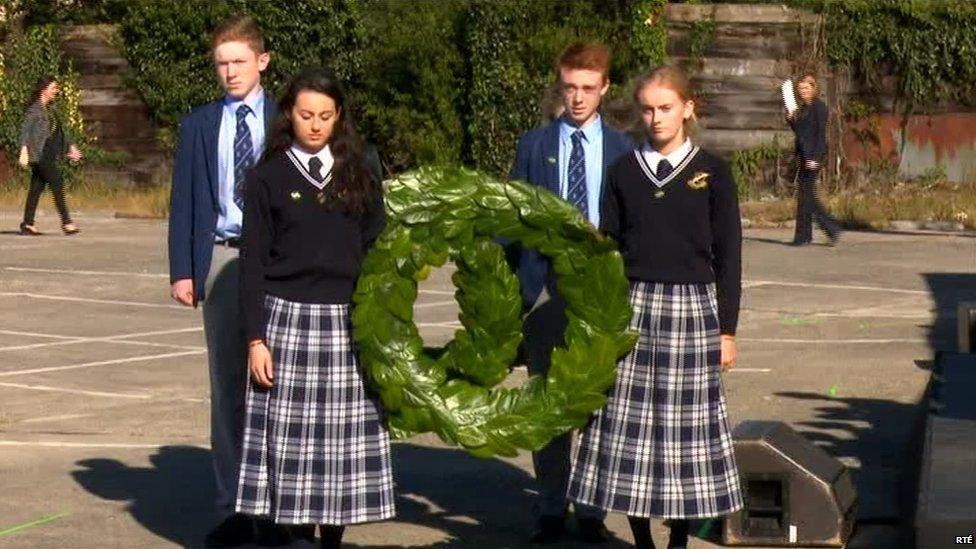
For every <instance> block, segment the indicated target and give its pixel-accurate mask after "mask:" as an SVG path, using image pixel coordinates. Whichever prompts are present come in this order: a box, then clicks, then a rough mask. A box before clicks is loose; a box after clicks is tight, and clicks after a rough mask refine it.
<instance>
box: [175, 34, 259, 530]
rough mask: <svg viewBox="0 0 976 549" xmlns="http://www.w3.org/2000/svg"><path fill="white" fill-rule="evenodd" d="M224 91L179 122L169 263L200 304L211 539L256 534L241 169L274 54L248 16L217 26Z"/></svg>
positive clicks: (186, 301) (190, 301)
mask: <svg viewBox="0 0 976 549" xmlns="http://www.w3.org/2000/svg"><path fill="white" fill-rule="evenodd" d="M212 47H213V55H214V64H215V67H216V70H217V77H218V80H220V85H221V87H223V89H224V91H225V95H224V97H223V98H221V99H219V100H217V101H213V102H211V103H207V104H205V105H202V106H199V107H197V108H195V109H194V110H193V111H192V112H191V113H190V114H188V115H187V116H186V117H185V118H183V120H182V122H181V123H180V132H179V141H178V144H177V147H176V158H175V160H174V164H173V188H172V194H171V197H170V218H169V268H170V283H171V284H172V288H171V294H172V297H173V299H175V300H176V301H178V302H179V303H181V304H183V305H187V306H192V307H196V305H197V304H198V303H201V304H202V309H203V320H204V332H205V334H206V338H207V353H208V359H209V360H208V361H209V366H210V394H211V398H210V400H211V406H210V416H211V417H210V442H211V449H212V450H211V451H212V455H213V464H214V473H215V477H216V488H217V502H216V503H217V514H218V516H219V518H220V519H221V522H220V524H219V525H218V526H217V527H216V528H215V529H214V530H213V531H211V532H210V533H209V534H208V535H207V538H206V540H205V543H206V545H207V546H208V547H234V546H238V545H243V544H245V543H249V542H251V541H252V540H253V538H254V527H253V524H252V521H251V519H250V518H248V517H246V516H244V515H240V514H235V513H234V502H235V500H236V497H237V482H238V473H239V468H240V453H241V437H242V436H243V420H244V394H245V388H246V383H247V354H246V348H245V345H246V344H245V341H244V331H243V327H242V326H241V322H240V318H241V315H240V310H239V298H238V278H239V277H238V249H239V247H240V238H241V221H242V217H243V213H242V211H243V208H245V207H247V206H246V205H245V204H243V201H242V197H243V188H244V185H245V174H246V173H247V170H248V169H249V168H250V167H251V166H253V165H254V164H255V163H256V162H257V160H258V157H259V156H260V154H261V151H262V148H263V145H264V136H265V134H266V133H267V128H268V125H269V124H270V123H271V122H272V121H273V120H274V117H275V116H277V106H276V104H275V102H274V99H273V98H272V97H270V96H266V95H265V92H264V90H263V88H262V87H261V72H262V71H264V70H265V69H266V68H267V66H268V62H269V61H270V56H269V54H268V52H266V51H265V48H264V38H263V35H262V33H261V30H260V29H259V28H258V26H257V24H256V23H255V22H254V20H253V19H251V18H250V17H243V16H238V17H233V18H231V19H228V20H226V21H224V22H223V23H221V24H220V25H219V26H218V27H217V28H216V29H215V30H214V33H213V36H212Z"/></svg>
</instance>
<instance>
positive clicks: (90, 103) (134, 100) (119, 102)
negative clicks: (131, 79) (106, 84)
mask: <svg viewBox="0 0 976 549" xmlns="http://www.w3.org/2000/svg"><path fill="white" fill-rule="evenodd" d="M142 105H143V102H142V99H141V98H140V97H139V95H138V94H137V93H136V92H134V91H132V90H129V89H123V88H103V89H88V90H82V91H81V106H82V108H84V107H127V106H132V107H135V106H142Z"/></svg>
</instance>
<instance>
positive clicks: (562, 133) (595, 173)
mask: <svg viewBox="0 0 976 549" xmlns="http://www.w3.org/2000/svg"><path fill="white" fill-rule="evenodd" d="M561 120H562V122H561V123H560V124H559V196H560V197H562V198H563V199H564V200H565V199H566V196H567V192H568V187H569V156H570V154H572V152H573V133H574V132H576V130H578V129H580V128H578V127H577V126H575V125H574V124H573V123H572V122H570V121H569V120H568V119H567V118H566V117H563V118H562V119H561ZM582 130H583V141H582V143H583V160H584V162H585V163H586V206H587V212H588V217H589V219H590V223H592V224H593V225H594V226H595V227H599V226H600V192H601V191H602V190H603V119H602V118H600V115H597V116H596V119H594V120H593V121H592V122H590V123H589V124H587V125H586V126H584V127H583V128H582Z"/></svg>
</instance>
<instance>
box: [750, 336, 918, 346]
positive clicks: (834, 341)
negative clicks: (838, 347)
mask: <svg viewBox="0 0 976 549" xmlns="http://www.w3.org/2000/svg"><path fill="white" fill-rule="evenodd" d="M735 340H736V341H747V342H749V343H816V344H818V345H820V344H823V343H830V344H844V343H853V344H864V343H875V344H877V343H913V344H914V343H928V342H929V340H927V339H908V338H904V339H787V338H782V339H780V338H762V337H736V338H735Z"/></svg>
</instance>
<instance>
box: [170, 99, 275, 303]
mask: <svg viewBox="0 0 976 549" xmlns="http://www.w3.org/2000/svg"><path fill="white" fill-rule="evenodd" d="M223 108H224V101H223V99H220V100H218V101H213V102H211V103H207V104H206V105H201V106H199V107H197V108H195V109H193V111H191V112H190V114H188V115H186V116H185V117H183V120H182V121H180V134H179V140H178V141H177V145H176V158H175V159H174V161H173V189H172V191H171V195H170V209H169V278H170V283H173V282H176V281H177V280H180V279H184V278H192V279H193V298H194V300H196V301H201V300H203V299H204V285H205V283H206V281H207V274H209V272H210V261H211V259H212V258H213V246H214V238H215V232H216V230H217V216H218V214H219V206H220V202H219V200H220V198H219V197H220V191H219V182H218V178H219V174H218V169H217V141H218V137H219V136H220V119H221V114H222V111H223ZM277 115H278V104H277V103H276V102H275V100H274V99H273V98H272V97H271V94H269V93H268V92H267V91H265V94H264V127H265V130H266V131H267V130H269V129H270V126H271V123H272V121H274V119H275V117H276V116H277ZM265 135H266V136H268V134H267V133H265Z"/></svg>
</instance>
